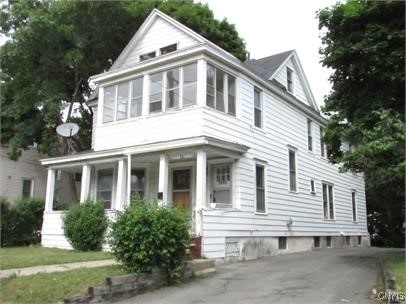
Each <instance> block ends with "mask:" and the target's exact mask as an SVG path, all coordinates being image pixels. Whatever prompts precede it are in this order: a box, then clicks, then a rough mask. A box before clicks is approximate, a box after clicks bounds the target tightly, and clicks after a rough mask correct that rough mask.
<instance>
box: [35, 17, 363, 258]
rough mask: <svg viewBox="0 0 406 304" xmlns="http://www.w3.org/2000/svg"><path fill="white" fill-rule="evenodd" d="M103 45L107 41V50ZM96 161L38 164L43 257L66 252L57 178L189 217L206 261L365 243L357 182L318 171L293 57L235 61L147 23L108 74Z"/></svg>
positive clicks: (324, 164)
mask: <svg viewBox="0 0 406 304" xmlns="http://www.w3.org/2000/svg"><path fill="white" fill-rule="evenodd" d="M106 43H108V42H106ZM91 81H92V82H93V83H94V84H95V85H97V87H98V95H97V96H96V98H94V99H93V100H90V101H89V106H90V107H92V109H93V112H94V122H93V138H92V150H91V151H89V152H84V153H78V154H75V155H69V156H62V157H57V158H49V159H43V160H42V164H43V165H44V166H46V167H47V168H48V181H47V196H46V208H45V213H44V223H43V229H42V244H43V246H48V247H61V248H68V247H69V244H68V242H67V241H66V239H65V238H64V236H63V230H62V222H61V212H60V211H53V201H54V199H53V195H54V184H55V175H56V174H57V172H58V171H60V170H62V171H68V172H76V173H81V187H80V200H81V201H84V200H86V199H87V198H89V197H90V198H95V199H99V200H102V201H103V202H104V205H105V208H106V210H107V211H106V212H107V213H108V214H114V212H115V210H122V209H124V208H125V206H126V205H127V204H128V202H129V200H130V198H131V196H132V195H133V194H135V193H137V194H139V195H141V196H143V197H145V198H147V199H148V200H159V201H161V203H162V204H165V205H176V206H179V207H181V208H184V209H186V210H188V211H189V212H190V216H191V223H192V228H191V230H192V234H193V235H195V236H198V237H201V245H202V255H204V256H206V257H210V258H226V257H231V256H241V257H242V256H245V257H256V256H262V255H272V254H278V253H283V252H295V251H304V250H312V249H313V248H317V247H338V246H364V245H368V244H369V237H368V232H367V223H366V206H365V188H364V179H363V177H362V176H361V175H355V174H351V173H339V170H338V169H339V168H338V166H336V165H332V164H330V163H329V162H328V160H327V159H326V149H325V146H324V144H323V141H322V140H321V138H322V133H323V128H324V126H325V124H326V120H325V118H323V117H322V116H321V115H320V112H319V110H318V107H317V105H316V102H315V100H314V98H313V95H312V92H311V90H310V86H309V84H308V82H307V80H306V77H305V74H304V71H303V69H302V67H301V64H300V61H299V59H298V56H297V54H296V52H295V51H288V52H285V53H281V54H277V55H274V56H270V57H266V58H263V59H258V60H248V61H246V62H241V61H240V60H238V59H237V58H236V57H234V56H233V55H231V54H230V53H228V52H226V51H225V50H223V49H221V48H220V47H218V46H216V45H215V44H213V43H211V42H209V41H208V40H207V39H205V38H203V37H202V36H200V35H198V34H197V33H195V32H194V31H192V30H191V29H189V28H187V27H186V26H184V25H182V24H181V23H179V22H177V21H176V20H174V19H172V18H171V17H169V16H167V15H165V14H163V13H162V12H160V11H158V10H154V11H152V13H151V14H150V15H149V17H148V18H147V19H146V20H145V22H144V23H143V25H142V26H141V27H140V29H139V30H138V31H137V33H136V34H135V35H134V37H133V38H132V39H131V41H130V42H129V43H128V45H127V46H126V47H125V49H124V50H123V51H122V53H121V54H120V56H119V57H118V58H117V60H116V61H115V62H114V64H113V66H112V67H111V69H110V70H109V71H107V72H105V73H102V74H99V75H95V76H93V77H91Z"/></svg>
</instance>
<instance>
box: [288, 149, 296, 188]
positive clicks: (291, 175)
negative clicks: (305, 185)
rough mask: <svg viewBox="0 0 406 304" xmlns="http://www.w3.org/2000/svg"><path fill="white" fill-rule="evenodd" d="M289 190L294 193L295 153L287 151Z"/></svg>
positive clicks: (291, 150) (290, 150)
mask: <svg viewBox="0 0 406 304" xmlns="http://www.w3.org/2000/svg"><path fill="white" fill-rule="evenodd" d="M289 190H290V191H293V192H296V191H297V185H296V151H295V150H293V149H289Z"/></svg>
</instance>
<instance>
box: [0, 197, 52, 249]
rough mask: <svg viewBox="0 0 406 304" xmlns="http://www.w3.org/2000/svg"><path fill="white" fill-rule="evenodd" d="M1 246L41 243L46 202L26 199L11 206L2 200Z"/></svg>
mask: <svg viewBox="0 0 406 304" xmlns="http://www.w3.org/2000/svg"><path fill="white" fill-rule="evenodd" d="M0 209H1V210H0V212H1V219H0V221H1V231H0V234H1V246H2V247H10V246H28V245H31V244H36V243H39V242H40V241H41V226H42V219H43V213H44V201H43V200H41V199H38V198H24V199H20V200H17V201H15V202H14V204H10V202H9V201H8V200H7V199H6V198H4V197H2V198H0Z"/></svg>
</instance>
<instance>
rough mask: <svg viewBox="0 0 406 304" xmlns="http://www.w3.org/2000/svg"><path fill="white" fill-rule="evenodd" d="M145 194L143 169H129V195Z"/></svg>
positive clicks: (139, 195) (140, 195)
mask: <svg viewBox="0 0 406 304" xmlns="http://www.w3.org/2000/svg"><path fill="white" fill-rule="evenodd" d="M144 195H145V169H132V170H131V197H134V196H138V197H140V198H143V197H144Z"/></svg>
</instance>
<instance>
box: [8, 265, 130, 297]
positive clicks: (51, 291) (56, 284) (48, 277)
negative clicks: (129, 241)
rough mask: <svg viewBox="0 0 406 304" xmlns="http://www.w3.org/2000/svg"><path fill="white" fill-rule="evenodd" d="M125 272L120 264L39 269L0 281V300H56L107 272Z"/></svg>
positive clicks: (83, 288)
mask: <svg viewBox="0 0 406 304" xmlns="http://www.w3.org/2000/svg"><path fill="white" fill-rule="evenodd" d="M122 274H125V272H124V271H123V270H121V269H120V268H119V266H105V267H96V268H79V269H74V270H70V271H66V272H54V273H40V274H36V275H32V276H24V277H11V278H8V279H4V280H1V281H0V291H1V299H0V300H1V303H33V304H35V303H38V304H43V303H57V302H58V301H62V300H63V299H65V298H68V297H71V296H74V295H77V294H80V293H84V292H85V291H86V290H87V288H88V287H89V286H90V285H95V284H100V283H102V282H103V281H104V280H105V278H106V277H107V276H112V275H122Z"/></svg>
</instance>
